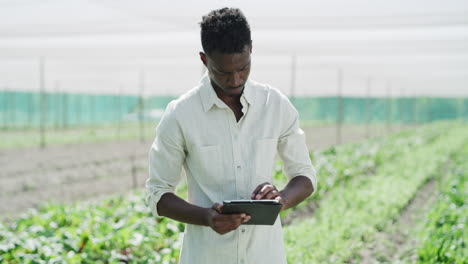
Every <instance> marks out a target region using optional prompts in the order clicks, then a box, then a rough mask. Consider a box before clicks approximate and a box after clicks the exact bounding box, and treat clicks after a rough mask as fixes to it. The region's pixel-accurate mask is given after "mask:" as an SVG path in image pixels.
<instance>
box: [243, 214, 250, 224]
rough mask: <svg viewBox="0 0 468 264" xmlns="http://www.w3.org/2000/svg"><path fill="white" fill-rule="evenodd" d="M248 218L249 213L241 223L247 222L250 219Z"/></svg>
mask: <svg viewBox="0 0 468 264" xmlns="http://www.w3.org/2000/svg"><path fill="white" fill-rule="evenodd" d="M250 218H251V216H250V215H247V216H246V217H245V218H244V222H243V223H247V222H248V221H250Z"/></svg>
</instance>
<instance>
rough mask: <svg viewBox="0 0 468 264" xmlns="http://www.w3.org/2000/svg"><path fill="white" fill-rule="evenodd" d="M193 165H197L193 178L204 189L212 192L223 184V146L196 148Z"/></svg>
mask: <svg viewBox="0 0 468 264" xmlns="http://www.w3.org/2000/svg"><path fill="white" fill-rule="evenodd" d="M192 159H193V162H194V163H193V164H196V171H194V172H193V176H194V177H195V178H196V180H197V182H198V183H199V185H200V187H201V188H202V189H205V188H207V189H206V190H208V189H210V190H211V191H213V190H216V189H213V188H219V187H220V186H222V183H223V174H222V168H223V165H222V162H223V159H222V156H221V145H211V146H202V147H195V148H194V153H193V156H192Z"/></svg>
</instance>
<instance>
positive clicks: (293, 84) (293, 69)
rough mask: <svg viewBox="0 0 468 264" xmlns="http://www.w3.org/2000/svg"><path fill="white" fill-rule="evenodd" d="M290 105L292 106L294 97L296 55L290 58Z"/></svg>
mask: <svg viewBox="0 0 468 264" xmlns="http://www.w3.org/2000/svg"><path fill="white" fill-rule="evenodd" d="M289 96H290V98H291V103H292V104H293V105H294V103H295V96H296V54H293V55H292V56H291V90H290V95H289Z"/></svg>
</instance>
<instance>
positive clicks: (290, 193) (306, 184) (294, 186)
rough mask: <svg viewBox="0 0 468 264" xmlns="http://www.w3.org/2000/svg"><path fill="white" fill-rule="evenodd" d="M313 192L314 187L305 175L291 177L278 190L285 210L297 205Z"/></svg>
mask: <svg viewBox="0 0 468 264" xmlns="http://www.w3.org/2000/svg"><path fill="white" fill-rule="evenodd" d="M313 192H314V187H313V186H312V182H311V181H310V179H309V178H307V177H305V176H296V177H294V178H292V179H291V180H290V181H289V182H288V184H287V185H286V187H285V188H284V189H283V190H282V191H280V196H281V200H282V202H283V208H281V210H286V209H289V208H291V207H294V206H296V205H298V204H299V203H300V202H302V201H304V200H305V199H306V198H307V197H309V196H310V195H311V194H312V193H313Z"/></svg>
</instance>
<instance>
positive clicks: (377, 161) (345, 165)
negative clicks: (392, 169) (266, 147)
mask: <svg viewBox="0 0 468 264" xmlns="http://www.w3.org/2000/svg"><path fill="white" fill-rule="evenodd" d="M449 127H450V124H448V123H439V124H433V125H430V126H426V127H421V128H418V129H412V130H407V131H402V132H399V133H397V134H393V135H389V136H386V137H382V138H376V139H372V140H366V141H363V142H361V143H353V144H345V145H338V146H333V147H330V148H328V149H326V150H324V151H321V152H319V151H316V152H313V153H311V155H310V157H311V160H312V163H313V164H314V167H315V169H316V172H317V176H318V179H319V188H318V190H317V191H316V192H315V193H314V195H313V196H311V197H309V198H308V199H307V200H306V201H304V202H302V203H301V204H299V205H298V206H296V207H295V208H293V209H292V210H287V211H283V212H281V216H282V217H286V216H287V215H288V214H290V213H291V212H293V211H295V210H301V209H302V208H303V207H306V206H307V205H308V204H309V203H311V202H313V203H316V204H317V203H319V202H320V201H321V200H322V198H323V197H324V195H325V194H326V193H327V192H328V191H329V190H331V189H333V188H334V187H335V186H337V185H339V184H345V183H346V182H347V181H350V180H351V179H354V178H356V177H370V176H372V175H373V174H375V173H377V171H378V169H379V167H380V166H381V165H383V164H385V163H389V162H392V161H393V160H394V159H396V158H397V157H399V155H401V154H402V153H405V152H408V151H410V150H414V149H415V148H418V147H420V146H423V145H425V144H429V143H431V142H433V141H434V140H435V139H437V138H438V137H439V136H441V135H442V134H443V131H447V130H448V128H449ZM274 181H275V184H277V185H278V186H280V187H282V186H284V185H285V184H286V181H287V180H286V177H285V176H284V175H283V172H282V164H281V163H278V166H277V168H276V170H275V175H274Z"/></svg>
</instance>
